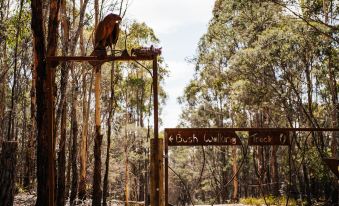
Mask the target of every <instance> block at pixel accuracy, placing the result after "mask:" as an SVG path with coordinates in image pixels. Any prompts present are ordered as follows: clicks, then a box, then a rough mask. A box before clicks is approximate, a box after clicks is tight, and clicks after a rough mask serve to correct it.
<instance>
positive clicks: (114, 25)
mask: <svg viewBox="0 0 339 206" xmlns="http://www.w3.org/2000/svg"><path fill="white" fill-rule="evenodd" d="M121 20H122V18H121V17H120V16H119V15H116V14H108V15H107V16H106V17H105V18H104V19H103V20H101V21H100V22H99V24H98V26H97V28H96V29H95V38H94V51H93V52H92V54H91V56H106V55H107V54H106V47H107V46H109V47H110V48H111V50H113V45H115V44H116V43H117V41H118V38H119V32H120V29H119V24H120V22H121Z"/></svg>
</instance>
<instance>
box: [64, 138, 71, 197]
mask: <svg viewBox="0 0 339 206" xmlns="http://www.w3.org/2000/svg"><path fill="white" fill-rule="evenodd" d="M71 152H72V138H69V139H68V160H67V174H66V185H65V198H66V199H67V198H68V197H69V189H70V187H71V165H72V163H71V162H72V154H71Z"/></svg>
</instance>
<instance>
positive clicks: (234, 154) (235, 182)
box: [232, 147, 238, 202]
mask: <svg viewBox="0 0 339 206" xmlns="http://www.w3.org/2000/svg"><path fill="white" fill-rule="evenodd" d="M232 159H233V175H235V177H234V179H233V194H232V200H233V201H235V202H238V175H236V172H237V170H238V164H237V148H236V147H233V148H232Z"/></svg>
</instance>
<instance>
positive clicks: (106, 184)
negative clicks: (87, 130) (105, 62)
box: [102, 62, 114, 206]
mask: <svg viewBox="0 0 339 206" xmlns="http://www.w3.org/2000/svg"><path fill="white" fill-rule="evenodd" d="M113 101H114V62H112V69H111V97H110V100H109V104H108V112H109V114H108V119H107V150H106V169H105V176H104V185H103V196H102V200H103V205H104V206H107V200H106V198H107V196H108V173H109V154H110V147H111V125H112V123H111V122H112V117H113Z"/></svg>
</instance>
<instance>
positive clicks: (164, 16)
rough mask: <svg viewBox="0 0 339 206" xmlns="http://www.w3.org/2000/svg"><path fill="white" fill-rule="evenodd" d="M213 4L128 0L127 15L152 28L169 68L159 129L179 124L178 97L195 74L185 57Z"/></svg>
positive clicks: (204, 27) (209, 0)
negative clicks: (165, 100) (166, 96)
mask: <svg viewBox="0 0 339 206" xmlns="http://www.w3.org/2000/svg"><path fill="white" fill-rule="evenodd" d="M213 5H214V0H130V3H129V7H128V10H127V14H126V17H128V18H129V19H135V20H137V21H138V22H145V23H146V24H147V25H148V26H149V27H151V28H152V29H153V30H154V32H155V34H156V36H157V37H158V38H159V39H160V46H161V47H162V55H163V57H164V60H165V63H166V64H167V65H168V69H169V77H167V78H166V79H165V85H164V87H165V90H166V92H167V94H168V99H167V102H166V105H165V106H164V108H163V111H162V114H161V119H162V120H163V124H162V125H161V127H160V128H161V129H163V128H172V127H176V126H177V124H178V123H179V117H180V113H181V106H180V105H179V103H178V101H177V98H178V97H179V96H181V95H182V94H183V92H184V88H185V86H186V85H187V84H188V82H189V80H191V79H192V78H193V74H194V65H193V64H189V63H188V62H187V61H186V60H185V59H187V58H190V57H193V56H194V55H195V54H196V50H197V45H198V42H199V39H200V37H201V36H202V35H203V34H204V33H205V32H206V31H207V26H208V22H209V20H210V19H211V18H212V8H213Z"/></svg>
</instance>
